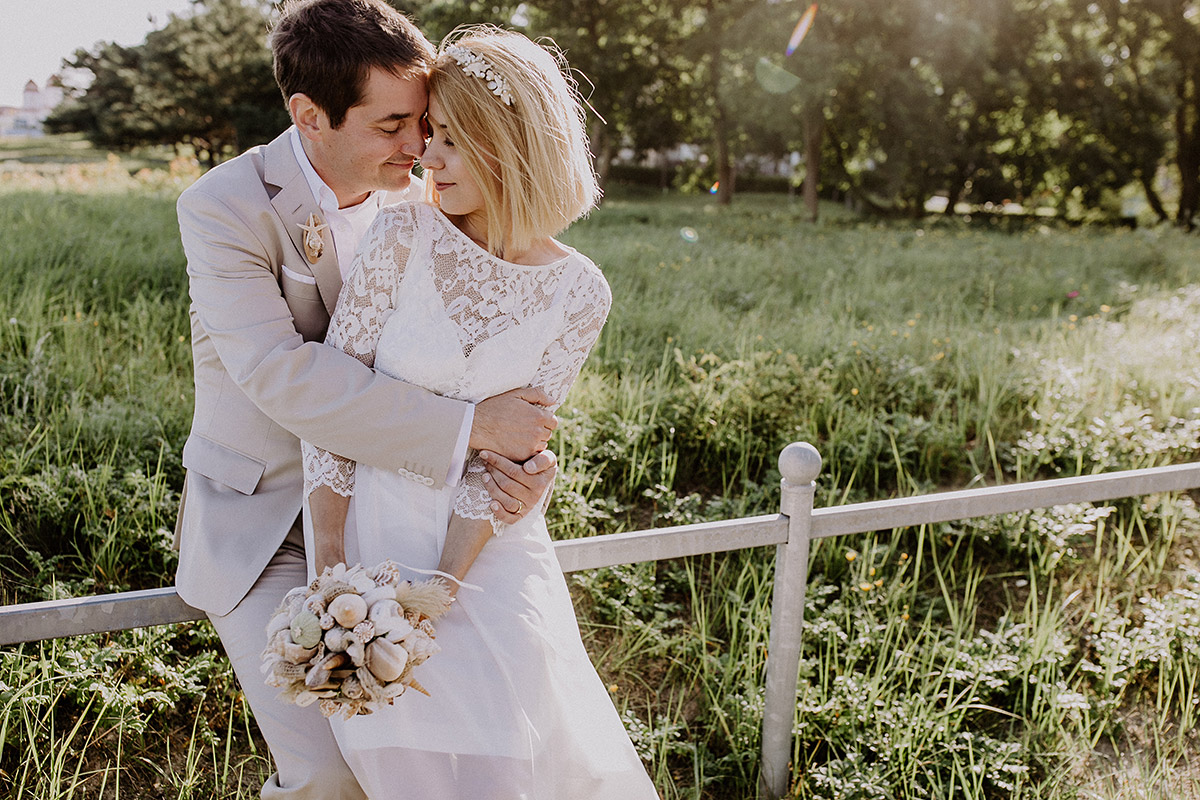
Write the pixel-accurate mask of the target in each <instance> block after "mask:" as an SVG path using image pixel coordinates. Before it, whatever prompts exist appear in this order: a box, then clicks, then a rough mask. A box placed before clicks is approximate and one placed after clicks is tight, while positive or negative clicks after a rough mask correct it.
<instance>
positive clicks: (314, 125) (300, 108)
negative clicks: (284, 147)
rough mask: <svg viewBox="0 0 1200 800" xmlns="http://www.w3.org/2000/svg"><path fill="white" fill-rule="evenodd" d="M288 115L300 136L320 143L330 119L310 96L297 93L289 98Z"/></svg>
mask: <svg viewBox="0 0 1200 800" xmlns="http://www.w3.org/2000/svg"><path fill="white" fill-rule="evenodd" d="M288 113H290V114H291V116H292V122H293V124H295V126H296V129H297V130H299V131H300V135H301V136H303V137H305V138H306V139H311V140H312V141H320V139H321V131H322V130H323V129H324V128H325V127H326V124H327V122H328V118H327V117H326V116H325V112H323V111H322V110H321V109H320V108H319V107H318V106H317V104H316V103H314V102H313V101H312V98H310V97H309V96H308V95H306V94H303V93H300V92H297V93H296V94H294V95H292V96H291V97H289V98H288Z"/></svg>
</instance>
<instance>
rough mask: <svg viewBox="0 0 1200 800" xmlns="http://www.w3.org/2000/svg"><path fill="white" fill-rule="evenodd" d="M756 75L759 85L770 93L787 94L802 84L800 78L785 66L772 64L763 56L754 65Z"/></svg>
mask: <svg viewBox="0 0 1200 800" xmlns="http://www.w3.org/2000/svg"><path fill="white" fill-rule="evenodd" d="M754 77H755V79H756V80H757V81H758V85H759V86H761V87H762V88H763V90H764V91H766V92H768V93H769V94H787V93H788V92H790V91H791V90H792V89H795V88H796V87H797V86H799V85H800V79H799V78H798V77H796V76H795V75H793V74H792V73H790V72H788V71H787V70H786V69H784V68H783V67H780V66H778V65H776V64H772V63H771V60H770V59H769V58H767V57H766V56H763V57H762V58H760V59H759V60H758V63H757V64H755V65H754Z"/></svg>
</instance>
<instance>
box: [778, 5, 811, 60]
mask: <svg viewBox="0 0 1200 800" xmlns="http://www.w3.org/2000/svg"><path fill="white" fill-rule="evenodd" d="M816 18H817V4H816V3H813V4H812V5H811V6H809V7H808V11H805V12H804V15H803V16H802V17H800V21H799V22H797V23H796V29H795V30H794V31H792V38H791V39H788V46H787V50H785V51H784V54H785V55H789V56H790V55H791V54H792V53H794V52H796V48H797V47H799V46H800V43H801V42H803V41H804V37H805V36H807V35H808V31H809V29H810V28H811V27H812V24H813V20H814V19H816Z"/></svg>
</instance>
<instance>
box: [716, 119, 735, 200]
mask: <svg viewBox="0 0 1200 800" xmlns="http://www.w3.org/2000/svg"><path fill="white" fill-rule="evenodd" d="M713 135H714V138H715V140H716V141H715V144H716V146H717V204H718V205H722V206H727V205H729V204H730V203H732V202H733V158H732V156H731V155H730V153H729V125H728V123H727V122H726V120H725V110H724V109H722V108H721V107H720V106H719V105H718V107H717V109H716V114H715V115H714V117H713Z"/></svg>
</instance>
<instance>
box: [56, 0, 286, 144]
mask: <svg viewBox="0 0 1200 800" xmlns="http://www.w3.org/2000/svg"><path fill="white" fill-rule="evenodd" d="M268 8H269V7H268V6H267V5H266V4H265V3H261V2H245V1H244V0H201V2H198V3H197V4H196V6H195V8H194V9H193V10H192V12H191V13H189V14H185V15H174V14H172V15H170V19H169V21H168V23H167V24H166V26H165V27H163V28H162V29H161V30H156V31H152V32H151V33H150V34H148V35H147V36H146V40H145V42H143V43H142V44H140V45H135V46H132V47H124V46H122V45H118V44H115V43H109V42H101V43H99V44H98V45H96V47H95V48H94V49H93V50H92V51H85V50H79V51H77V52H76V53H75V56H74V58H73V59H72V60H70V61H69V62H67V66H69V67H71V68H73V69H78V70H86V71H88V72H91V73H92V81H91V83H90V85H89V86H88V87H87V88H86V90H84V91H82V92H80V93H78V94H77V95H76V96H74V97H72V98H71V99H69V100H68V101H67V102H65V103H64V104H63V105H62V106H60V107H59V108H58V109H56V110H55V112H54V114H53V115H52V116H51V118H50V119H49V120H48V121H47V126H48V128H49V129H50V130H51V131H54V132H66V131H78V132H82V133H84V134H85V135H87V137H88V138H89V139H90V140H91V141H92V142H94V143H95V144H97V145H99V146H103V147H115V148H121V149H128V148H131V147H134V146H139V145H152V144H168V145H175V144H180V143H187V144H190V145H191V146H192V148H193V149H194V150H195V152H197V153H203V154H205V156H206V158H207V161H208V164H209V166H212V165H213V164H215V163H216V162H217V161H218V160H220V159H221V158H222V157H223V156H224V155H225V154H226V151H227V150H231V151H232V152H233V153H235V154H236V153H238V152H241V151H242V150H246V149H247V148H249V147H251V146H252V145H255V144H260V143H262V142H266V141H268V140H270V139H271V138H272V137H273V136H275V134H277V133H279V132H280V131H281V130H283V129H284V127H286V126H287V121H288V120H287V113H286V109H284V107H283V104H282V103H281V102H280V98H279V90H278V88H277V87H276V85H275V79H274V76H273V73H272V69H271V54H270V52H269V51H268V49H267V46H266V32H267V27H268V25H267V22H268V16H267V13H268Z"/></svg>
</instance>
